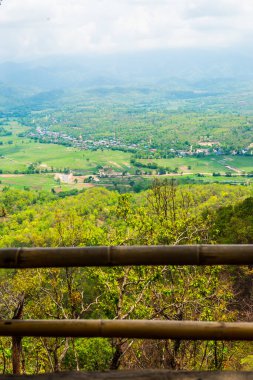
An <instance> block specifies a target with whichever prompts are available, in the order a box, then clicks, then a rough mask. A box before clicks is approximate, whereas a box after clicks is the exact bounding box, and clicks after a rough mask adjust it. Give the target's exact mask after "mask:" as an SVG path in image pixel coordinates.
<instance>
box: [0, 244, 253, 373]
mask: <svg viewBox="0 0 253 380" xmlns="http://www.w3.org/2000/svg"><path fill="white" fill-rule="evenodd" d="M129 265H253V245H188V246H140V247H139V246H131V247H84V248H7V249H0V268H48V267H58V268H59V267H77V266H79V267H85V266H129ZM0 336H12V337H23V336H35V337H38V336H47V337H59V336H61V337H65V336H69V337H115V338H116V337H126V338H146V339H187V340H253V323H241V322H240V323H239V322H237V323H236V322H235V323H224V322H193V321H159V320H152V321H148V320H13V319H12V320H1V321H0ZM145 373H146V372H145ZM147 373H149V376H148V375H147V377H144V378H145V379H147V378H152V379H158V378H164V379H182V380H183V379H210V380H211V379H215V380H218V379H222V380H225V379H237V378H238V379H248V378H251V379H253V373H237V374H236V373H230V374H228V373H197V374H196V373H194V372H189V373H185V372H182V373H181V375H180V373H174V374H173V373H172V372H170V371H165V372H162V373H163V375H162V376H161V371H155V372H154V371H150V372H147ZM124 374H125V375H124ZM124 374H121V373H119V372H117V373H116V374H114V373H113V372H108V373H107V375H105V374H103V375H102V374H97V375H96V374H93V375H92V376H93V377H91V375H89V378H107V379H113V378H128V375H129V372H127V373H124ZM159 374H160V375H159ZM228 375H229V376H230V377H228ZM57 376H60V375H57ZM57 376H56V377H55V379H56V378H58V377H57ZM76 376H77V377H76ZM85 376H86V375H85V374H79V375H77V374H65V375H64V374H63V375H61V378H65V379H68V380H70V379H72V378H73V379H74V378H75V379H76V378H78V377H79V378H80V379H81V378H82V379H83V378H86V377H85ZM87 376H88V375H87ZM96 376H98V377H96ZM104 376H107V377H104ZM124 376H125V377H124ZM129 376H130V377H133V376H134V378H136V379H137V378H138V379H139V378H140V379H141V378H142V375H141V373H135V374H133V373H132V372H131V375H129ZM160 376H161V377H160ZM171 376H172V377H171ZM248 376H251V377H248ZM2 378H3V379H4V378H5V377H4V376H3V377H2ZM8 378H10V377H8ZM33 378H34V379H35V377H33ZM46 378H48V379H49V378H50V379H54V377H45V379H46ZM87 378H88V377H87ZM20 379H22V378H21V377H20ZM36 379H37V378H36Z"/></svg>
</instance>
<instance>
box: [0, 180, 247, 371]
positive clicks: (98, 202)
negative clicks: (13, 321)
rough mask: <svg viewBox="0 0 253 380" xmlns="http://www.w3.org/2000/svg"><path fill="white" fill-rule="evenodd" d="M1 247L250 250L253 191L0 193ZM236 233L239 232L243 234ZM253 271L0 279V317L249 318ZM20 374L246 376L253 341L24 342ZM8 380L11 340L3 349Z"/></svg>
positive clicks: (32, 274) (95, 272)
mask: <svg viewBox="0 0 253 380" xmlns="http://www.w3.org/2000/svg"><path fill="white" fill-rule="evenodd" d="M0 205H1V219H0V221H1V224H0V245H1V247H33V246H35V247H36V246H41V247H46V246H51V247H58V246H95V245H134V244H135V245H138V244H149V245H150V244H151V245H158V244H196V243H210V244H212V243H252V239H253V230H252V211H253V201H252V189H251V187H241V186H234V187H233V186H225V185H212V186H209V185H205V186H203V185H202V186H200V185H191V186H177V185H176V183H175V181H169V180H165V181H162V182H161V181H155V182H154V183H153V186H152V188H151V189H150V190H148V191H146V192H141V193H139V194H119V193H117V192H110V191H108V190H106V189H103V188H91V189H88V190H86V191H84V192H82V193H81V194H79V195H76V196H71V197H66V198H64V199H61V200H59V198H58V197H57V195H55V194H52V193H51V194H50V193H42V192H32V191H28V190H27V191H18V190H9V189H5V190H4V191H2V192H1V193H0ZM235 226H236V228H235ZM252 281H253V274H252V270H251V268H241V269H234V268H229V267H226V268H224V267H206V268H202V267H200V268H199V267H198V268H197V267H173V266H164V267H152V268H147V267H137V268H136V267H127V268H117V269H114V268H104V269H102V268H85V269H84V268H75V269H73V268H68V269H67V268H66V269H47V270H42V269H32V270H22V271H21V270H18V271H16V270H11V271H3V270H2V271H1V282H0V317H1V318H3V319H5V318H12V317H13V316H14V312H15V310H16V308H17V305H18V304H19V302H20V300H21V299H23V297H24V314H23V318H24V319H29V318H35V319H36V318H49V319H51V318H53V319H65V318H74V319H75V318H77V319H79V318H88V319H89V318H106V319H107V318H108V319H129V318H133V319H134V318H137V319H138V318H139V319H142V318H146V319H156V318H158V319H165V320H170V319H174V320H185V319H189V320H208V321H212V320H219V321H234V320H246V321H249V320H252V310H251V306H250V302H249V300H251V297H252V294H251V288H252ZM22 345H23V353H22V366H23V369H22V371H23V372H26V373H38V372H45V371H57V370H64V369H83V370H98V369H108V368H111V369H117V368H143V367H157V368H171V369H241V368H244V369H245V368H248V366H249V368H250V366H251V362H252V359H251V356H250V353H251V350H252V344H251V343H243V344H241V343H229V342H226V343H225V342H212V341H211V342H202V343H200V342H185V341H169V340H164V341H159V342H158V341H145V340H126V339H98V338H96V339H71V338H65V339H60V338H58V339H53V338H41V339H33V338H23V339H22ZM0 370H1V372H3V373H10V372H11V371H12V368H11V339H9V338H1V340H0Z"/></svg>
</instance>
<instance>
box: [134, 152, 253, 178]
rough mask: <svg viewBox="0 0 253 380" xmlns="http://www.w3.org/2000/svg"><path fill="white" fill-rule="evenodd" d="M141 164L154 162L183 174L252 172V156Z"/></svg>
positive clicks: (143, 161) (207, 157) (184, 159)
mask: <svg viewBox="0 0 253 380" xmlns="http://www.w3.org/2000/svg"><path fill="white" fill-rule="evenodd" d="M139 161H140V162H141V163H143V164H148V163H149V162H154V163H156V164H157V165H158V166H160V167H169V168H171V169H175V168H177V169H178V172H179V173H180V172H183V173H213V172H221V173H226V172H232V173H238V174H240V172H243V171H245V172H251V171H253V156H223V155H222V156H218V155H217V156H214V155H212V156H206V157H177V158H169V159H152V160H149V159H141V160H139Z"/></svg>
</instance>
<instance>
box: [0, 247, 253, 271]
mask: <svg viewBox="0 0 253 380" xmlns="http://www.w3.org/2000/svg"><path fill="white" fill-rule="evenodd" d="M252 264H253V245H178V246H130V247H127V246H120V247H81V248H79V247H77V248H73V247H71V248H4V249H0V268H48V267H77V266H80V267H82V266H83V267H84V266H124V265H252Z"/></svg>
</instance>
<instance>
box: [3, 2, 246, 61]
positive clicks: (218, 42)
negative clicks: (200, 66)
mask: <svg viewBox="0 0 253 380" xmlns="http://www.w3.org/2000/svg"><path fill="white" fill-rule="evenodd" d="M252 17H253V2H252V0H240V1H239V0H212V1H210V0H92V1H91V0H22V1H21V0H3V3H2V5H1V6H0V59H1V60H3V59H13V60H14V59H18V58H25V57H32V56H36V57H37V56H43V55H49V54H61V53H64V54H71V53H85V52H92V51H95V52H111V51H116V52H117V51H129V50H130V51H131V50H137V49H138V50H139V49H153V48H170V47H191V46H192V47H217V46H218V47H226V46H228V47H229V46H233V45H234V44H238V43H244V42H246V41H250V37H251V36H252V35H253V24H252V21H251V20H252ZM249 46H250V45H249Z"/></svg>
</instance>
